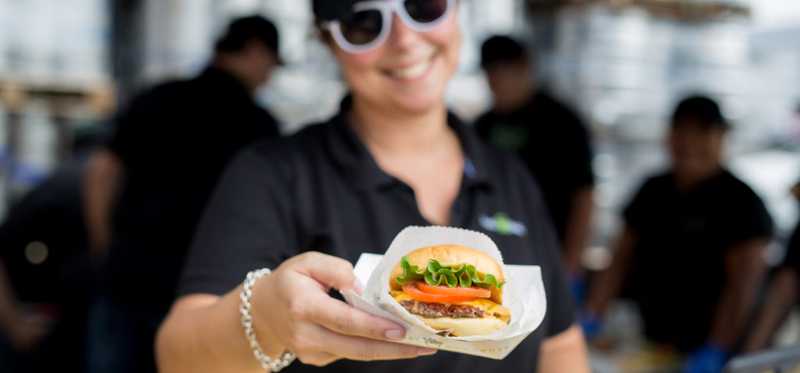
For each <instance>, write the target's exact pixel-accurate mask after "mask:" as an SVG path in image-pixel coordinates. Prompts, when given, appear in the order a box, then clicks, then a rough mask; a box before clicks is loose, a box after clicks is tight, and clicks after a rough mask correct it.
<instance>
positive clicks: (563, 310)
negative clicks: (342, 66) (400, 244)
mask: <svg viewBox="0 0 800 373" xmlns="http://www.w3.org/2000/svg"><path fill="white" fill-rule="evenodd" d="M347 110H348V109H347V103H345V105H344V107H343V111H347ZM344 118H345V116H344V115H342V114H340V115H339V116H337V117H335V118H333V119H332V120H331V121H330V122H329V123H325V124H318V125H313V126H310V127H308V128H306V129H304V130H303V131H301V132H299V133H298V134H296V135H294V136H293V137H291V138H289V139H287V140H285V141H283V142H282V143H281V144H278V145H276V144H272V143H262V144H258V145H256V146H254V147H251V148H250V149H248V150H246V151H245V152H243V153H242V154H241V155H240V156H239V157H238V158H237V159H236V160H235V161H234V162H232V164H231V166H230V167H229V168H228V170H227V171H226V174H225V176H224V177H223V179H222V182H221V184H220V185H219V187H218V189H217V191H216V192H215V194H214V197H213V198H212V200H211V203H210V204H209V208H208V210H207V211H206V214H205V216H204V218H203V220H202V221H201V223H200V226H199V228H198V232H197V236H196V237H195V240H194V244H193V247H192V251H191V254H190V256H189V260H188V262H187V265H186V268H185V272H184V276H183V279H182V282H181V291H180V292H181V294H192V293H210V294H218V295H222V294H225V293H227V292H229V291H231V290H233V289H234V288H236V286H238V285H239V284H240V283H241V282H242V280H243V279H244V276H245V275H246V274H247V272H248V271H251V270H254V269H258V268H262V267H268V268H275V267H277V266H278V265H279V264H280V263H282V262H283V261H285V260H286V259H288V258H290V257H292V256H295V255H297V254H300V253H302V252H304V251H306V250H311V249H313V250H317V251H321V252H324V253H327V254H330V255H334V256H337V257H341V258H344V259H347V260H348V261H350V262H352V263H355V262H356V261H357V259H358V257H359V256H360V254H361V253H363V252H372V253H382V252H384V251H385V250H386V248H388V246H389V244H390V243H391V240H392V239H393V238H394V236H395V235H396V234H397V233H398V232H400V231H401V230H402V229H403V228H405V227H406V226H410V225H417V226H424V225H428V224H429V223H428V222H427V221H426V220H425V218H423V217H422V215H421V214H420V212H419V210H418V208H417V204H416V202H415V198H414V193H413V191H412V189H411V188H410V187H408V186H407V185H406V184H404V183H402V182H400V181H399V180H398V179H396V178H394V177H392V176H390V175H388V174H386V173H385V172H383V171H382V170H381V169H380V168H379V167H378V166H377V164H376V163H375V161H374V159H373V158H372V157H371V155H370V154H369V152H368V151H367V150H366V147H365V146H364V145H363V143H361V142H360V140H359V139H358V137H357V136H356V135H355V133H354V132H353V131H352V130H351V129H350V127H349V125H348V124H347V122H346V119H344ZM450 122H451V127H452V128H453V130H454V131H455V132H456V133H457V134H458V136H459V138H460V140H461V143H462V146H463V148H464V150H465V153H466V155H467V159H468V160H467V161H466V166H465V171H464V179H463V182H462V186H461V190H460V193H459V195H458V197H457V200H456V201H455V204H454V206H453V209H452V214H451V216H452V222H451V225H453V226H458V227H464V228H468V229H472V230H477V231H481V232H484V233H486V234H488V235H489V236H490V237H491V238H492V239H493V240H494V241H495V242H496V243H497V245H498V247H499V248H500V249H501V250H502V252H503V257H504V259H505V260H506V262H507V263H510V264H535V265H540V266H541V267H542V271H543V272H542V276H543V280H544V285H545V291H546V294H547V305H548V310H547V316H546V318H545V320H544V322H543V324H542V325H541V326H540V327H539V329H538V330H537V331H536V332H535V333H534V334H533V335H531V336H530V337H528V338H527V339H526V340H525V341H524V342H523V343H522V344H521V345H520V346H519V347H518V348H517V349H516V350H515V351H514V352H513V353H512V354H511V355H510V356H509V357H508V358H506V359H505V360H503V361H495V360H490V359H483V358H476V357H470V356H466V355H459V354H452V353H447V352H439V353H438V354H436V355H435V356H433V357H426V358H420V359H416V360H407V361H396V362H373V363H363V362H354V361H340V362H337V363H335V364H333V365H331V366H329V367H327V368H314V367H311V366H304V365H303V364H300V363H295V364H293V365H292V366H290V367H289V368H288V369H287V371H288V372H312V371H315V372H318V371H327V372H367V371H370V372H413V373H435V372H440V371H448V372H450V371H456V372H457V371H485V372H498V371H506V372H535V371H536V369H537V360H538V352H539V345H540V343H541V341H542V340H543V339H544V338H546V337H549V336H553V335H556V334H558V333H561V332H563V331H564V330H566V329H567V328H568V327H569V326H570V325H571V324H572V323H573V321H574V315H573V311H574V310H573V305H572V303H571V302H572V301H571V297H570V294H569V291H568V289H567V286H566V282H565V279H564V276H563V272H562V268H561V267H560V261H559V254H558V253H559V251H558V243H557V240H556V239H555V235H554V234H553V231H552V228H551V226H550V224H549V219H548V218H547V217H546V213H545V209H544V206H543V204H542V199H541V196H540V195H539V193H538V187H537V186H536V184H534V182H533V181H532V179H531V178H530V176H529V175H528V173H527V172H526V171H525V169H524V167H523V166H522V165H521V164H519V163H518V161H517V160H515V159H514V158H513V157H512V156H510V155H506V154H505V153H501V152H499V151H496V150H493V149H491V148H489V147H487V146H486V145H484V144H483V143H482V142H481V141H480V140H479V139H478V138H477V137H476V136H475V135H474V133H473V132H471V130H470V129H469V128H467V127H465V126H464V125H462V124H460V123H459V122H458V121H457V120H456V119H455V118H454V117H451V119H450ZM498 221H503V223H502V224H497V222H498Z"/></svg>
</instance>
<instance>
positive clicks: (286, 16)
mask: <svg viewBox="0 0 800 373" xmlns="http://www.w3.org/2000/svg"><path fill="white" fill-rule="evenodd" d="M309 7H310V5H309V2H307V1H299V0H158V1H155V0H118V1H106V0H58V1H55V0H0V221H1V220H2V217H3V215H4V212H5V211H6V210H7V208H8V206H9V204H10V203H11V202H12V201H14V200H16V199H18V198H19V197H20V196H21V195H22V194H23V193H24V192H25V191H27V190H30V188H32V187H33V186H35V185H37V183H39V182H40V181H42V180H43V178H44V177H46V176H47V175H48V174H49V172H51V171H52V170H53V169H54V168H55V167H56V166H58V165H59V162H60V161H62V160H64V159H66V158H67V157H68V155H69V154H70V151H71V149H70V146H71V144H72V143H73V141H72V140H73V139H75V138H76V137H79V136H82V135H83V134H86V133H94V132H96V131H102V129H103V128H104V123H106V122H107V119H108V117H109V116H110V115H111V114H112V113H113V112H114V110H115V109H116V108H117V107H118V106H119V104H121V103H122V104H124V102H125V100H126V99H128V98H129V97H131V95H132V94H133V93H135V92H137V90H138V89H141V88H143V87H147V86H148V85H150V84H153V83H155V82H158V81H161V80H163V79H164V78H171V77H188V76H191V75H192V74H194V73H196V72H198V70H199V69H201V68H202V67H203V66H204V64H205V63H206V62H207V59H208V58H209V55H210V51H211V45H212V42H213V40H214V38H215V36H216V35H217V34H218V33H219V32H220V31H221V29H222V27H224V26H225V25H226V24H227V22H228V21H229V20H230V19H232V18H233V17H236V16H239V15H244V14H250V13H254V12H256V13H262V14H264V15H267V16H269V17H270V18H272V19H273V20H275V21H276V23H277V25H278V27H279V28H280V31H281V33H282V35H281V38H282V42H283V43H282V47H283V53H284V55H285V56H286V59H287V65H286V66H285V67H283V68H282V69H281V70H279V71H278V72H277V75H276V76H275V79H273V81H272V83H271V84H270V86H268V87H265V88H264V89H263V91H262V92H263V93H262V94H261V95H260V100H261V101H262V102H263V103H264V104H265V105H268V106H269V107H270V108H271V109H272V110H273V112H274V113H276V114H277V115H278V116H279V117H280V119H282V120H283V122H284V123H286V124H287V126H286V127H285V128H283V131H284V132H285V133H291V132H294V131H296V130H297V129H298V128H299V126H300V125H301V124H302V123H308V122H309V121H310V120H313V119H321V118H324V117H326V116H328V115H330V114H332V113H333V112H334V110H335V109H336V107H337V105H338V102H339V98H340V96H341V94H342V93H343V85H342V83H341V81H340V79H339V76H338V73H337V71H336V68H335V66H334V64H333V63H332V61H331V58H330V56H328V52H327V51H326V49H325V48H324V47H323V45H322V44H321V43H319V42H318V41H317V39H316V35H315V34H314V31H313V30H312V28H311V23H312V22H311V14H310V9H309ZM461 11H462V13H463V14H462V17H463V18H462V19H463V20H464V21H463V22H462V24H463V27H464V31H465V37H466V43H465V48H464V50H463V59H462V66H461V69H460V72H459V74H458V77H457V78H456V79H455V80H454V82H453V83H452V86H451V89H450V92H449V95H448V100H449V102H450V103H451V105H452V108H453V109H454V110H455V111H456V112H458V113H460V114H461V115H463V116H464V117H465V118H467V119H472V118H474V117H475V116H476V115H477V114H479V113H481V112H482V111H484V110H485V109H486V108H487V107H488V106H489V105H490V94H489V91H488V87H487V85H486V83H485V81H484V77H483V74H482V72H481V70H480V68H479V64H478V62H479V61H478V57H479V46H480V43H481V42H482V41H483V40H484V39H485V38H486V37H487V36H488V35H491V34H496V33H503V34H513V35H515V36H517V37H519V38H521V39H523V40H525V41H527V42H528V43H529V44H530V45H531V46H535V47H536V49H537V55H538V58H539V61H540V63H539V65H538V69H539V80H540V81H543V82H546V84H547V86H549V87H550V88H551V89H552V90H553V91H554V92H555V93H556V94H557V95H558V96H560V97H561V98H562V99H564V100H565V101H566V102H568V103H570V104H572V105H573V106H574V107H575V108H576V109H577V110H578V111H579V112H580V113H581V114H582V115H583V117H584V118H585V119H586V121H587V123H589V125H590V126H591V129H592V132H593V135H594V141H595V146H596V149H597V152H596V157H595V171H596V173H597V174H598V180H599V183H598V186H599V198H598V199H597V204H598V207H599V209H598V212H597V217H596V219H595V222H596V223H595V224H596V227H597V229H596V231H595V232H596V233H595V235H596V237H595V238H594V243H595V245H594V246H595V247H592V248H591V249H589V250H587V255H586V258H585V259H586V265H587V266H588V267H590V268H593V269H598V268H602V267H603V266H604V265H607V257H608V255H607V250H606V249H605V245H606V244H607V242H608V239H609V235H610V234H612V232H614V231H615V228H616V227H617V225H618V216H619V208H620V206H621V205H622V204H624V203H625V202H627V200H628V198H630V193H631V192H632V190H633V189H634V188H636V187H637V186H638V185H639V183H640V182H641V180H642V178H643V177H644V176H645V175H646V174H647V173H649V172H651V171H652V170H653V169H654V168H656V167H658V166H659V165H661V164H663V162H664V161H665V155H664V154H662V151H661V149H662V147H661V146H660V145H661V141H662V140H661V138H662V135H663V133H664V130H665V129H666V125H667V119H668V115H669V112H670V110H671V109H672V107H674V105H675V103H676V102H677V101H678V100H679V99H680V98H681V97H683V96H685V95H686V94H688V93H695V92H704V93H708V94H711V95H712V96H714V97H717V98H720V100H721V102H722V104H723V108H724V110H725V112H726V114H727V115H728V116H729V119H730V120H731V121H732V123H734V125H735V131H734V132H733V138H732V146H731V147H730V149H729V152H730V154H729V164H730V166H731V168H732V169H733V170H734V171H735V172H736V173H737V174H738V175H739V176H740V177H741V178H743V179H744V180H746V181H747V182H749V183H750V184H751V185H752V186H753V187H754V188H755V189H756V190H757V192H758V193H760V195H761V196H762V197H763V198H764V199H765V200H766V201H767V203H768V205H769V208H770V212H771V213H772V215H773V217H774V218H775V220H776V222H777V224H778V227H779V233H780V234H779V240H781V239H785V238H786V236H787V235H788V233H789V231H790V229H791V228H792V227H793V224H794V223H795V222H796V221H797V217H798V211H797V204H796V203H795V202H794V201H793V199H792V197H791V195H790V193H789V189H790V187H791V186H792V184H793V183H795V182H796V181H798V180H800V43H799V42H798V36H800V1H797V0H740V1H735V0H727V1H725V0H695V1H689V0H562V1H558V0H465V1H463V6H462V7H461ZM779 243H780V242H777V243H776V244H775V245H774V250H772V251H771V252H770V261H771V262H772V263H776V262H778V261H779V260H780V259H781V256H782V255H783V252H782V250H783V249H782V247H783V246H782V245H780V244H779ZM622 314H623V316H621V317H622V319H623V320H627V319H626V318H625V317H627V316H624V312H622ZM623 322H626V321H623ZM798 324H800V323H798V322H797V321H796V319H792V320H791V321H790V322H789V323H788V324H787V326H786V327H785V328H784V335H785V337H784V338H783V341H784V343H793V342H796V338H797V336H798V335H800V331H798V329H800V327H798ZM596 355H597V357H596V359H597V362H596V364H598V366H602V364H604V363H603V361H604V360H603V359H605V357H604V356H603V354H602V353H598V354H596ZM598 369H601V368H598Z"/></svg>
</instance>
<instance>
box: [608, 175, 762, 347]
mask: <svg viewBox="0 0 800 373" xmlns="http://www.w3.org/2000/svg"><path fill="white" fill-rule="evenodd" d="M624 216H625V223H626V224H627V226H628V227H629V228H630V229H632V230H633V231H634V233H635V234H636V236H637V237H638V239H637V243H636V245H635V248H634V259H633V260H634V261H633V264H632V265H631V270H632V272H631V273H630V277H629V278H628V281H627V284H628V287H629V290H630V291H631V295H632V296H633V298H634V299H635V300H636V301H637V303H638V305H639V307H640V311H641V314H642V318H643V321H644V329H645V334H646V335H647V337H648V338H649V339H651V340H653V341H655V342H660V343H665V344H669V345H673V346H675V347H678V348H679V349H681V350H684V351H687V352H688V351H691V350H693V349H695V348H698V347H699V346H701V345H702V344H703V343H705V342H707V340H708V336H709V333H710V332H711V330H710V328H711V326H712V325H713V318H714V314H715V312H716V307H717V304H718V303H719V301H720V295H721V293H722V290H723V289H724V286H725V284H726V283H727V282H728V279H727V275H726V273H725V258H726V256H727V254H729V253H731V250H734V249H735V248H736V246H737V245H738V244H741V243H744V242H746V241H749V240H752V239H769V238H770V237H771V236H772V229H773V225H772V219H771V218H770V215H769V213H768V212H767V209H766V207H765V206H764V203H763V202H762V201H761V199H760V198H759V197H758V196H757V195H756V193H755V192H753V190H752V189H750V187H748V186H747V185H746V184H745V183H744V182H742V181H741V180H739V179H737V178H736V177H735V176H734V175H732V174H731V173H730V172H728V171H727V170H721V171H720V172H719V173H718V174H716V175H715V176H713V177H711V178H709V179H708V180H706V181H704V182H702V183H700V184H699V185H696V186H695V187H693V188H692V189H690V190H687V191H682V190H680V189H678V187H677V185H676V183H675V179H674V176H673V174H672V173H667V174H662V175H658V176H655V177H653V178H651V179H649V180H648V181H647V182H645V184H644V186H642V188H641V189H640V190H639V192H638V193H637V194H636V196H635V197H634V199H633V201H632V202H631V204H630V205H629V206H628V207H627V209H626V210H625V213H624Z"/></svg>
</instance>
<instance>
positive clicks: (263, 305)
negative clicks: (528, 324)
mask: <svg viewBox="0 0 800 373" xmlns="http://www.w3.org/2000/svg"><path fill="white" fill-rule="evenodd" d="M313 4H314V10H315V15H316V17H317V19H318V23H317V24H318V25H319V26H320V27H321V31H323V33H325V34H327V35H328V37H326V38H325V40H326V41H327V46H328V48H330V50H331V51H332V52H333V55H334V56H335V58H336V61H337V62H338V63H339V65H340V67H341V70H342V72H343V75H344V77H345V80H346V83H347V85H348V88H349V90H350V94H349V95H348V96H347V97H346V98H345V99H344V100H343V102H342V104H341V108H340V113H339V114H337V115H336V116H334V117H333V118H331V119H330V120H329V121H327V122H326V123H321V124H317V125H312V126H309V127H307V128H306V129H304V130H302V131H301V132H299V133H297V134H296V135H294V136H292V137H290V138H288V139H286V140H285V141H282V142H281V143H274V142H273V143H262V144H258V145H257V146H254V147H253V148H251V149H249V150H248V151H246V152H244V153H242V154H241V156H240V157H239V158H238V159H237V160H235V161H234V162H233V163H232V164H231V165H230V166H229V169H228V171H227V175H226V176H225V177H224V178H223V180H224V181H223V182H222V183H221V184H220V185H219V187H218V190H217V192H216V196H215V197H214V199H213V200H212V201H211V203H210V204H209V206H208V208H207V210H206V213H205V216H204V218H203V221H202V223H201V224H200V226H199V228H198V232H197V235H196V238H195V241H194V242H195V244H194V246H193V248H192V251H191V256H190V258H189V260H188V261H187V263H186V267H185V270H184V271H185V272H184V277H183V280H182V286H181V291H180V293H181V295H182V296H181V298H180V299H179V300H178V301H177V302H176V303H175V305H174V306H173V309H172V312H171V314H170V316H169V317H168V319H167V320H166V322H165V323H164V325H163V326H162V328H161V330H160V333H159V338H158V346H157V347H158V348H157V349H158V355H159V365H160V368H161V371H162V372H165V373H173V372H216V371H228V372H251V371H252V372H256V371H259V367H261V368H262V369H267V370H272V371H277V370H279V369H281V368H282V367H283V366H284V365H285V364H287V363H290V362H291V360H292V356H296V357H297V359H298V360H299V361H300V362H299V363H295V364H293V365H290V366H289V367H288V368H287V369H288V370H291V371H296V372H305V371H330V372H334V371H335V372H361V371H382V372H414V373H434V372H439V371H441V367H442V366H447V367H448V368H451V370H453V371H460V370H465V369H470V370H485V371H501V370H506V371H524V372H534V371H537V369H538V368H539V367H541V369H539V371H542V372H545V373H551V372H576V373H580V372H587V371H588V368H587V364H586V353H585V349H584V345H583V341H582V338H581V334H580V332H579V331H578V330H577V329H576V328H574V327H573V322H574V315H573V309H572V304H571V296H570V294H569V292H568V290H567V286H566V281H565V279H564V275H563V273H562V272H561V268H560V266H559V254H558V249H557V247H556V240H555V238H554V234H553V232H552V231H551V229H550V224H549V223H548V222H547V218H546V211H545V207H544V204H543V202H542V200H541V198H540V195H539V192H538V189H537V186H536V185H535V183H533V181H532V180H531V179H530V177H529V176H528V174H527V172H526V171H525V169H524V168H523V167H522V166H521V165H520V164H519V162H518V161H517V160H516V159H514V158H512V157H511V156H510V155H508V154H505V153H501V152H499V151H497V150H495V149H493V148H490V147H488V146H487V145H485V144H484V143H483V142H481V141H480V140H479V139H478V138H477V136H476V135H475V134H474V133H473V132H472V130H471V129H470V128H469V127H467V126H465V125H464V124H462V123H461V122H460V121H459V120H458V119H457V118H456V117H455V116H454V115H452V114H450V113H449V112H448V110H447V107H446V105H445V100H444V92H445V87H446V86H447V84H448V82H449V81H450V79H451V77H452V76H453V74H454V72H455V71H456V67H457V66H458V62H459V61H458V56H459V54H460V48H461V38H462V35H461V31H460V25H459V19H458V16H457V14H458V11H457V10H458V9H457V7H458V6H459V2H458V1H456V0H376V1H373V0H365V1H359V0H348V1H330V0H315V1H314V3H313ZM498 211H503V212H504V215H503V216H505V217H506V218H505V220H504V221H505V222H506V223H505V224H506V225H508V224H507V223H508V222H518V223H519V224H520V225H521V226H522V227H525V228H526V229H525V230H519V231H518V233H519V234H498V233H497V232H495V231H491V230H487V229H484V228H483V227H482V225H481V224H480V222H479V217H482V216H483V217H485V216H493V215H495V214H497V212H498ZM430 224H436V225H451V226H457V227H463V228H466V229H472V230H481V231H483V232H485V233H487V234H489V235H492V238H493V239H494V241H495V242H497V243H498V245H499V246H500V247H501V248H502V250H503V252H504V257H505V259H506V261H508V262H509V263H514V264H533V265H539V266H541V267H542V276H543V279H544V283H545V284H546V289H545V292H546V296H547V299H548V314H547V316H546V318H545V321H544V322H543V323H542V326H541V327H540V328H539V329H538V331H537V332H536V333H534V334H533V335H532V336H530V337H529V338H527V339H526V340H525V341H524V342H523V343H522V344H521V345H520V346H519V347H518V348H517V349H516V350H515V351H514V352H513V353H512V354H511V355H509V356H508V357H507V358H506V359H505V360H502V361H494V360H488V359H480V358H476V357H470V356H466V355H455V354H450V353H444V352H443V353H439V354H438V355H439V356H436V357H424V358H422V356H425V355H431V354H433V353H434V352H435V351H433V350H428V349H420V348H417V347H412V346H407V345H402V344H398V343H396V342H397V341H399V340H402V338H403V336H404V333H405V331H404V330H403V328H402V326H400V325H396V324H394V323H392V322H390V321H388V320H384V319H381V318H378V317H375V316H371V315H368V314H365V313H363V312H361V311H358V310H357V309H355V308H352V307H350V306H349V305H347V304H345V303H342V302H340V301H338V300H336V299H334V298H331V297H330V296H329V295H328V290H329V289H331V288H335V289H338V290H350V289H353V290H356V291H358V289H359V285H358V284H357V283H356V281H355V276H354V275H353V272H352V265H351V264H350V263H351V262H353V261H355V260H356V259H357V258H358V256H359V255H360V254H361V253H362V251H365V250H367V251H369V250H380V248H385V247H388V245H389V243H390V242H391V240H392V238H393V237H394V235H395V234H396V233H397V232H398V231H400V230H401V229H403V228H405V227H406V226H410V225H418V226H419V225H430ZM504 226H505V225H504ZM504 231H505V230H504ZM309 249H314V250H318V251H317V252H311V251H309ZM221 253H225V254H224V255H221ZM471 264H474V263H471ZM258 268H270V269H272V271H271V274H266V273H269V272H270V271H267V270H260V271H257V272H250V271H254V270H257V269H258ZM409 268H410V267H409ZM426 268H427V267H426ZM430 268H432V269H433V272H435V273H436V274H437V275H436V276H434V275H433V274H430V275H428V277H431V281H432V283H427V281H426V282H425V283H422V282H420V281H416V282H415V283H414V287H413V289H411V288H409V292H410V293H413V294H415V295H416V296H418V297H450V298H452V297H457V298H459V299H460V297H463V298H464V299H463V300H464V301H465V302H466V303H464V304H459V305H452V304H451V305H448V306H441V305H435V304H434V303H425V302H419V301H414V300H413V299H410V298H409V299H403V300H404V301H410V302H411V303H408V304H407V305H408V306H409V307H411V309H415V310H416V311H417V312H419V313H422V314H424V315H450V316H453V315H455V316H459V317H465V316H471V318H472V319H478V318H477V317H475V316H477V315H482V316H485V315H487V313H486V312H489V314H491V315H494V312H495V311H496V310H495V309H494V308H491V307H489V303H491V300H490V299H486V298H484V297H485V295H486V294H485V293H486V290H487V289H488V290H489V291H490V295H491V297H492V299H498V298H496V295H497V294H496V293H497V289H499V287H500V286H501V283H502V278H497V277H493V278H494V281H491V279H490V276H489V275H488V274H489V273H488V272H486V271H483V272H482V271H481V270H480V268H478V267H477V266H476V268H475V269H474V271H471V270H470V269H469V268H468V267H467V266H463V267H458V268H455V267H451V266H450V263H444V262H443V263H439V266H438V267H437V266H436V265H433V264H432V265H431V266H430ZM248 272H250V275H247V273H248ZM417 272H419V271H416V272H415V273H417ZM456 274H458V277H457V278H456V277H455V275H456ZM246 275H247V276H246ZM421 276H423V278H424V277H425V276H426V275H425V274H422V275H421ZM441 276H444V280H442V277H441ZM493 276H494V275H493ZM412 277H413V276H412ZM245 278H246V280H245V283H244V286H239V283H241V282H242V280H243V279H245ZM437 278H438V281H437ZM441 281H444V283H447V288H443V287H442V286H440V285H442V282H441ZM448 281H450V282H448ZM454 281H455V282H457V283H458V284H463V285H464V286H459V287H463V288H464V289H458V290H452V289H450V285H451V284H452V285H453V286H455V285H456V283H455V282H454ZM482 285H485V287H482ZM450 300H452V299H450ZM415 302H416V303H415ZM423 304H424V305H423ZM442 304H445V303H442ZM240 312H241V313H242V315H241V316H240ZM437 319H448V318H447V317H444V318H441V317H437ZM498 320H501V321H500V322H498V323H494V324H492V325H493V326H497V325H499V324H502V325H505V324H504V323H503V322H502V319H501V318H499V317H498ZM240 321H241V322H240ZM243 327H244V330H245V333H244V334H246V336H247V338H245V336H243ZM254 355H255V358H254ZM408 358H419V359H418V360H416V361H414V362H413V363H409V362H397V361H395V360H398V359H408ZM320 367H324V368H320ZM262 371H263V370H262Z"/></svg>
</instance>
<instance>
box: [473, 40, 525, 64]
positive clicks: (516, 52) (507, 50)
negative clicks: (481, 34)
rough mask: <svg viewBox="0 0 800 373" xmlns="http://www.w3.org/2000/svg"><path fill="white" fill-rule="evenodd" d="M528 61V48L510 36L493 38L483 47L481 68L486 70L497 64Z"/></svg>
mask: <svg viewBox="0 0 800 373" xmlns="http://www.w3.org/2000/svg"><path fill="white" fill-rule="evenodd" d="M527 59H528V50H527V48H525V46H523V45H522V43H520V42H518V41H516V40H514V39H513V38H511V37H509V36H503V35H495V36H492V37H490V38H488V39H486V41H484V42H483V45H482V46H481V67H482V68H484V69H488V68H490V67H492V66H495V65H497V64H503V63H513V62H523V61H526V60H527Z"/></svg>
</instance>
